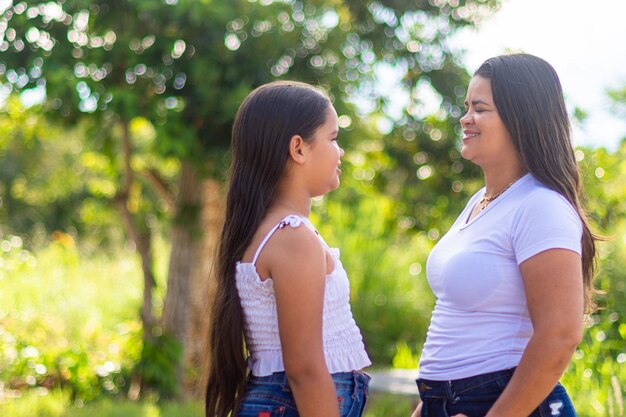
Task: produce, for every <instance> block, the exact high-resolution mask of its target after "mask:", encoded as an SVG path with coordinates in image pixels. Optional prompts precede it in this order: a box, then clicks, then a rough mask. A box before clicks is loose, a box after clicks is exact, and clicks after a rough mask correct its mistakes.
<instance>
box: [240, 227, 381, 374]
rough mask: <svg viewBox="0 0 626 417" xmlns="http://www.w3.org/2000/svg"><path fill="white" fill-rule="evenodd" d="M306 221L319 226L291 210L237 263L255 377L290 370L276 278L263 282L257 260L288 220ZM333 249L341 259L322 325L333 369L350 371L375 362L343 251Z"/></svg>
mask: <svg viewBox="0 0 626 417" xmlns="http://www.w3.org/2000/svg"><path fill="white" fill-rule="evenodd" d="M301 224H305V225H306V226H307V227H309V228H311V229H312V230H313V231H315V228H314V227H313V225H312V224H311V223H310V222H309V220H308V219H306V218H304V217H299V216H296V215H289V216H287V217H285V218H284V219H283V220H282V221H281V222H280V223H278V224H277V225H276V226H274V228H272V230H270V232H269V233H268V234H267V236H266V237H265V239H263V241H262V242H261V244H260V245H259V248H258V249H257V251H256V253H255V255H254V258H253V260H252V262H249V263H248V262H237V266H236V267H237V271H236V284H237V292H238V294H239V299H240V300H241V306H242V308H243V315H244V331H245V336H246V344H247V347H248V350H249V351H250V357H249V358H248V366H249V367H250V370H251V372H252V375H254V376H267V375H271V374H272V373H274V372H281V371H284V370H285V365H284V363H283V355H282V351H281V346H280V337H279V333H278V317H277V313H276V297H275V295H274V285H273V281H272V278H271V277H270V278H268V279H266V280H265V281H261V278H260V277H259V274H258V273H257V270H256V261H257V259H258V257H259V254H260V253H261V250H262V249H263V247H264V246H265V244H266V243H267V241H268V240H269V238H270V237H271V236H272V235H273V234H274V232H275V231H276V230H277V229H279V228H281V229H282V228H283V227H285V226H287V225H289V226H291V227H298V226H300V225H301ZM316 233H317V232H316ZM324 244H326V243H325V242H324ZM327 246H328V245H327ZM329 249H330V251H331V253H332V255H333V259H334V260H335V269H333V271H332V272H331V273H330V274H328V275H327V276H326V288H325V292H324V313H323V325H322V327H323V345H324V356H325V358H326V365H327V367H328V371H329V372H330V373H337V372H349V371H354V370H358V369H361V368H364V367H366V366H369V365H371V362H370V359H369V357H368V356H367V353H366V352H365V346H364V345H363V338H362V337H361V332H360V330H359V328H358V327H357V325H356V322H355V321H354V318H353V317H352V311H351V310H350V283H349V282H348V276H347V274H346V271H345V270H344V268H343V266H342V265H341V262H340V261H339V250H338V249H335V248H330V247H329ZM286 255H288V254H286Z"/></svg>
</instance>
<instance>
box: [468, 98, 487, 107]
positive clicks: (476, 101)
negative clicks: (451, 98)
mask: <svg viewBox="0 0 626 417" xmlns="http://www.w3.org/2000/svg"><path fill="white" fill-rule="evenodd" d="M464 104H465V107H467V100H466V101H465V103H464ZM477 104H486V105H489V103H487V102H486V101H485V100H481V99H476V100H472V105H473V106H475V105H477Z"/></svg>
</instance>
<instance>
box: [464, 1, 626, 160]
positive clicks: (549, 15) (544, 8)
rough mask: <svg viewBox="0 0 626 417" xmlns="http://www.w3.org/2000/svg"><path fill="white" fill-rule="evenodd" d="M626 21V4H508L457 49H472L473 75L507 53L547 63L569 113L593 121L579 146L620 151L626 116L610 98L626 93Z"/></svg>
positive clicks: (579, 132)
mask: <svg viewBox="0 0 626 417" xmlns="http://www.w3.org/2000/svg"><path fill="white" fill-rule="evenodd" d="M624 16H626V1H624V0H604V1H602V0H601V1H598V2H589V1H588V0H587V1H585V0H502V6H501V8H500V10H499V11H498V12H496V14H494V15H493V16H491V17H490V18H487V19H485V20H484V21H483V22H482V23H481V25H480V26H479V27H478V29H477V30H467V31H463V32H460V33H459V34H458V35H456V38H455V41H454V42H453V46H457V47H461V48H464V49H466V51H467V53H466V55H465V64H466V66H467V68H468V69H469V71H470V72H473V71H474V70H475V69H476V68H478V66H479V65H480V64H481V63H482V62H483V61H484V60H485V59H487V58H490V57H492V56H494V55H499V54H502V53H503V52H505V51H506V50H514V51H523V52H527V53H530V54H533V55H537V56H539V57H541V58H543V59H545V60H546V61H548V62H549V63H550V64H552V66H553V67H554V68H555V69H556V71H557V73H558V74H559V77H560V79H561V84H562V85H563V90H564V92H565V97H566V103H567V106H568V108H569V109H570V110H572V109H573V108H574V107H580V108H582V109H583V110H584V111H586V112H587V113H588V115H589V117H588V119H587V120H586V122H585V123H584V125H583V126H580V127H579V128H575V130H574V141H575V143H576V144H577V145H586V146H592V147H600V146H604V147H606V148H608V149H615V147H616V146H617V144H618V143H619V141H620V140H621V139H622V138H625V137H626V115H625V114H622V116H621V119H620V118H619V117H618V116H617V115H615V114H614V113H611V109H610V106H611V102H610V100H609V98H608V97H607V94H606V92H607V91H608V90H613V89H620V88H624V87H626V43H625V41H626V23H625V22H624ZM570 114H571V111H570Z"/></svg>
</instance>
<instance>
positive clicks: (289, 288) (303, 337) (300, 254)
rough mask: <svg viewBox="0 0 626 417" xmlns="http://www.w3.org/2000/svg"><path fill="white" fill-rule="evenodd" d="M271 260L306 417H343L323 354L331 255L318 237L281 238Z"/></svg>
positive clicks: (290, 373)
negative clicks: (328, 271)
mask: <svg viewBox="0 0 626 417" xmlns="http://www.w3.org/2000/svg"><path fill="white" fill-rule="evenodd" d="M268 252H269V253H268V256H269V258H268V259H267V261H268V263H267V264H268V265H269V270H270V275H271V277H272V279H273V281H274V291H275V294H276V305H277V310H278V325H279V332H280V340H281V345H282V351H283V360H284V363H285V371H286V374H287V378H288V380H289V385H290V386H291V390H292V391H293V394H294V397H295V400H296V405H297V407H298V413H299V414H300V416H302V417H317V416H319V417H339V405H338V401H337V392H336V389H335V384H334V383H333V380H332V378H331V376H330V373H329V372H328V368H327V366H326V360H325V357H324V350H323V335H322V320H323V311H324V288H325V285H326V269H327V268H326V251H325V249H324V247H323V246H322V244H321V242H320V240H319V239H318V237H317V236H316V235H315V234H314V232H313V231H311V230H309V229H308V228H306V227H298V228H295V229H291V228H287V229H284V230H283V232H282V233H278V234H277V236H276V239H275V242H273V244H272V249H271V251H268Z"/></svg>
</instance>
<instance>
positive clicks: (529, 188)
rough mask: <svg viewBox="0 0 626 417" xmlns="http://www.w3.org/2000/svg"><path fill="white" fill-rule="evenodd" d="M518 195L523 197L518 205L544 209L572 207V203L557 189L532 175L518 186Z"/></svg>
mask: <svg viewBox="0 0 626 417" xmlns="http://www.w3.org/2000/svg"><path fill="white" fill-rule="evenodd" d="M520 195H521V196H522V197H523V198H522V201H520V207H521V208H524V207H527V208H533V207H534V208H537V209H540V210H546V209H548V208H551V207H554V208H563V209H572V210H573V207H572V204H571V203H570V202H569V201H568V200H567V199H566V198H565V196H563V195H562V194H561V193H559V192H558V191H556V190H554V189H552V188H550V187H549V186H547V185H546V184H544V183H542V182H541V181H539V180H538V179H536V178H535V177H534V176H532V175H530V178H529V181H527V182H526V183H525V184H524V185H523V186H522V187H521V188H520Z"/></svg>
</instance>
